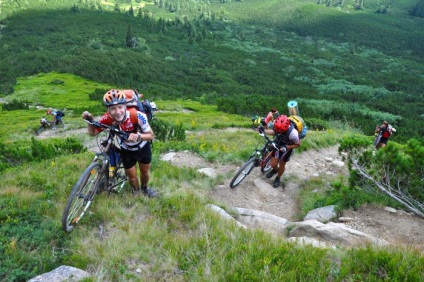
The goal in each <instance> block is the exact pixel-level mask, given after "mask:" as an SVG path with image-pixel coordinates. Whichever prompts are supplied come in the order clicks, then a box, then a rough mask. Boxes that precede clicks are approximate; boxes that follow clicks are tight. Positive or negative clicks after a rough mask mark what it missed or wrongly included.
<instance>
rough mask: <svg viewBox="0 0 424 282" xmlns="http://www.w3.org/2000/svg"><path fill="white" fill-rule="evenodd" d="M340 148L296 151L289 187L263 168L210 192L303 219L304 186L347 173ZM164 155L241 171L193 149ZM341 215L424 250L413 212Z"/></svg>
mask: <svg viewBox="0 0 424 282" xmlns="http://www.w3.org/2000/svg"><path fill="white" fill-rule="evenodd" d="M337 149H338V147H337V146H333V147H329V148H325V149H322V150H320V151H314V150H311V151H307V152H303V153H298V154H295V155H293V157H292V159H291V161H290V162H289V163H288V164H287V167H286V172H285V174H284V188H283V187H279V188H277V189H276V188H273V187H272V179H267V178H266V177H265V175H264V174H262V173H261V172H260V170H259V169H254V170H253V171H252V172H251V174H250V175H249V176H248V177H247V178H246V179H245V180H244V181H243V182H242V183H240V184H239V185H238V186H237V187H236V188H234V189H231V188H230V186H229V183H230V181H231V178H229V179H226V180H225V182H224V183H223V184H221V185H218V186H217V187H215V188H214V189H212V190H211V191H210V193H209V196H210V197H211V198H212V199H213V200H214V201H216V204H218V205H221V206H225V207H226V208H228V209H230V208H233V207H240V208H246V209H254V210H259V211H264V212H267V213H270V214H273V215H276V216H279V217H282V218H285V219H287V220H289V221H301V220H302V219H301V218H299V214H298V211H299V208H298V207H299V205H298V200H297V195H298V193H299V191H300V189H301V188H300V184H301V183H302V182H303V181H305V180H307V179H308V178H310V177H314V176H319V175H336V174H346V173H347V168H346V165H343V163H342V161H341V158H340V156H339V154H338V150H337ZM164 158H165V160H166V161H169V162H171V163H172V164H173V165H176V166H180V167H183V166H186V167H192V168H198V169H205V168H208V169H211V170H213V171H214V172H215V173H216V174H223V175H225V173H226V172H228V171H233V172H234V173H235V172H236V171H237V169H238V167H237V166H234V165H218V164H213V163H208V162H206V161H205V160H204V159H202V158H200V157H198V156H196V155H194V154H192V153H190V152H175V153H170V154H167V155H166V156H164ZM341 216H343V217H348V218H350V219H351V221H349V222H347V223H346V225H348V226H349V227H351V228H354V229H356V230H359V231H361V232H364V233H366V234H369V235H372V236H374V237H376V238H380V239H384V240H386V241H387V242H389V243H390V244H394V245H397V246H407V247H413V248H416V249H417V250H419V251H421V252H424V236H423V235H422V234H424V220H423V219H420V218H419V217H417V216H415V215H413V214H410V213H407V212H405V211H401V210H398V211H395V212H393V211H388V210H386V209H385V207H375V206H363V207H362V208H360V209H359V210H356V211H354V210H347V211H344V212H343V214H342V215H341Z"/></svg>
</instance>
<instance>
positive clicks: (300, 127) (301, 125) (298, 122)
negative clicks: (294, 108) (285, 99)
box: [289, 116, 308, 139]
mask: <svg viewBox="0 0 424 282" xmlns="http://www.w3.org/2000/svg"><path fill="white" fill-rule="evenodd" d="M289 120H290V123H291V124H293V126H294V127H295V128H296V129H297V131H298V132H299V138H300V139H303V138H305V136H306V133H307V132H308V127H307V126H306V124H305V122H304V121H303V119H302V118H301V117H300V116H289Z"/></svg>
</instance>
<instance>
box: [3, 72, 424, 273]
mask: <svg viewBox="0 0 424 282" xmlns="http://www.w3.org/2000/svg"><path fill="white" fill-rule="evenodd" d="M41 78H42V79H41ZM52 79H61V80H64V81H65V84H64V91H63V94H62V95H61V96H59V97H60V98H62V97H73V96H74V98H75V99H70V100H68V102H67V103H68V104H66V105H67V108H74V107H75V108H79V109H81V108H83V106H82V105H89V104H90V103H94V102H90V101H89V98H88V95H87V94H88V93H89V92H90V91H91V90H92V89H94V88H96V87H98V86H101V87H103V86H104V85H97V84H94V83H91V82H89V81H85V80H82V79H80V78H78V77H75V76H71V75H65V74H62V75H58V74H56V73H52V74H43V75H40V76H39V77H38V76H37V77H31V78H26V79H20V80H19V86H20V87H22V88H21V89H22V90H20V89H18V91H17V92H16V93H15V94H13V95H11V96H10V97H9V99H13V98H14V96H15V95H16V97H23V96H25V93H24V91H23V89H26V88H28V87H29V86H30V87H32V88H35V89H43V91H44V92H45V93H49V92H50V91H51V89H53V88H54V87H56V86H52V85H51V84H49V82H50V81H51V80H52ZM68 86H69V92H68V90H67V89H68V88H67V87H68ZM84 86H85V87H86V89H85V90H84V92H82V93H80V94H78V93H76V91H74V90H73V89H83V88H84ZM52 87H53V88H52ZM31 97H32V96H29V97H26V98H25V99H27V100H28V99H29V100H30V98H31ZM43 98H44V99H45V100H44V103H46V104H47V105H64V104H62V102H61V101H60V99H59V98H58V97H57V96H55V95H50V94H46V95H44V96H43ZM72 101H78V105H77V106H75V104H73V102H72ZM29 102H31V103H36V101H35V100H33V101H29ZM157 102H158V103H157V104H158V106H159V108H160V109H162V110H163V112H159V113H158V114H157V118H159V119H164V120H167V121H168V122H171V123H183V125H184V127H186V128H187V129H189V130H190V131H189V132H188V134H187V139H186V140H185V141H181V142H176V141H173V142H155V143H154V154H153V161H152V175H151V184H152V185H153V186H154V187H155V189H157V190H158V191H159V193H160V194H161V197H160V198H157V199H145V198H133V197H132V195H131V194H130V193H129V191H126V192H125V193H124V194H123V195H119V196H115V195H113V196H110V197H108V196H107V195H105V194H101V195H100V196H99V197H97V198H96V201H95V202H94V204H93V206H92V207H91V209H90V211H89V212H88V213H87V214H86V216H85V217H84V218H83V220H82V221H81V224H80V225H79V226H78V227H77V228H76V229H75V230H74V231H73V232H72V233H71V234H66V233H64V232H63V231H61V226H60V221H61V215H62V212H63V209H64V205H65V202H66V198H67V197H68V195H69V193H70V190H71V188H72V187H73V185H74V183H75V182H76V181H77V179H78V177H79V176H80V174H81V172H82V171H83V169H84V168H85V166H86V165H87V164H88V163H89V162H90V160H91V159H92V157H93V153H90V152H84V153H80V154H74V155H72V156H71V157H70V156H56V157H55V158H54V159H48V160H41V161H39V162H37V163H27V164H24V165H21V166H18V167H16V168H9V169H7V170H6V171H3V172H2V181H1V182H0V195H1V197H0V199H1V200H0V207H1V212H0V226H1V227H0V238H1V239H0V273H2V274H0V280H7V281H23V280H28V279H30V278H32V277H34V276H35V275H37V274H41V273H43V272H47V271H50V270H52V269H54V268H55V267H58V266H59V265H63V264H64V265H72V266H75V267H79V268H82V269H85V270H87V271H89V272H90V273H91V274H92V275H93V278H91V279H89V280H90V281H105V280H109V281H128V280H144V281H146V280H151V281H153V280H155V281H156V280H160V281H162V280H171V281H187V280H189V281H199V280H200V281H245V280H249V281H264V280H266V281H323V280H328V279H331V280H337V281H341V280H346V279H347V280H349V279H353V280H357V279H359V280H364V279H365V280H373V281H374V280H375V281H377V280H379V279H382V277H383V276H381V275H383V274H384V273H385V274H384V275H388V277H395V278H396V279H397V280H411V281H412V280H414V279H415V278H417V277H420V275H422V272H423V265H424V264H423V263H420V261H421V262H422V259H423V257H422V255H421V254H419V253H417V252H416V251H413V250H397V249H392V248H387V249H379V248H373V249H367V251H363V249H357V250H356V249H355V250H344V249H343V248H340V249H338V250H331V249H316V248H312V247H299V246H296V245H292V244H288V243H287V242H284V241H283V239H282V238H276V237H273V236H271V235H269V234H266V233H264V232H261V231H253V230H243V229H239V228H237V227H236V226H235V225H234V224H232V223H230V222H226V221H223V220H222V219H220V218H219V217H218V216H217V215H216V214H214V213H212V212H211V211H209V210H208V209H207V208H206V207H205V206H206V204H209V203H213V202H214V201H212V199H210V198H208V197H207V196H205V195H207V193H208V192H209V191H210V189H212V188H213V187H215V186H216V185H218V184H220V182H221V181H222V179H215V180H213V181H211V180H210V179H209V178H208V177H206V176H204V175H202V174H199V173H197V172H196V170H195V169H186V168H178V167H174V166H172V165H170V164H169V163H167V162H163V161H161V160H160V153H163V152H167V151H169V150H189V151H191V152H194V153H196V154H198V155H200V156H202V157H204V158H205V159H207V160H210V161H214V162H218V163H219V162H222V163H227V162H233V163H240V162H242V161H243V160H244V159H245V158H246V157H247V156H248V155H249V154H250V152H251V151H252V150H253V148H254V147H255V145H256V144H258V143H261V142H262V141H261V140H262V139H261V137H260V136H259V135H258V134H257V133H255V132H254V131H251V130H250V129H247V128H246V127H247V126H248V125H249V123H250V119H249V118H245V117H242V116H238V115H229V114H225V113H222V112H219V111H217V109H216V107H215V106H210V105H202V104H200V103H199V102H195V101H190V100H178V101H167V100H158V101H157ZM81 104H82V105H81ZM183 110H189V112H184V111H183ZM11 113H15V114H16V113H21V114H22V115H25V113H27V114H28V115H27V116H25V118H19V119H18V121H19V122H18V123H17V124H19V126H17V125H16V124H15V125H14V124H7V123H4V124H3V126H2V127H5V130H6V131H4V132H11V131H13V132H14V135H13V136H12V138H10V137H9V136H8V137H7V138H5V139H4V140H6V141H7V142H9V144H19V143H20V142H21V143H22V142H25V139H28V140H29V139H30V137H31V133H28V132H27V130H28V128H30V127H32V126H33V125H32V123H33V122H35V121H34V120H32V119H31V118H30V117H31V115H34V118H35V117H36V116H37V114H38V112H37V111H36V110H35V109H30V110H27V111H11V112H5V111H2V112H0V115H1V117H2V118H1V119H0V120H4V119H5V118H4V117H11V115H10V116H9V114H11ZM66 120H68V121H69V123H71V122H72V123H75V127H78V125H80V126H81V127H82V126H84V125H83V123H82V121H81V120H80V117H79V115H73V114H70V115H69V116H68V115H67V116H66V117H65V121H66ZM215 124H219V125H220V126H216V127H217V128H218V129H213V127H215ZM330 124H331V128H332V129H331V130H326V131H313V130H311V131H310V132H309V134H308V136H307V137H306V139H304V140H303V144H302V147H301V148H303V150H306V149H319V148H324V147H327V146H332V145H335V144H336V143H337V142H338V140H340V138H342V137H343V136H344V135H346V134H348V133H350V132H351V131H352V130H351V128H350V127H349V126H347V125H346V124H343V123H340V122H330ZM226 126H229V127H231V128H230V129H226ZM234 126H237V127H239V129H237V130H235V129H234V128H232V127H234ZM68 130H69V129H68ZM18 136H20V139H19V140H18V141H16V140H13V138H18ZM59 138H60V137H59ZM85 138H87V137H85V135H84V136H78V137H77V140H81V141H82V140H84V139H85ZM49 141H50V140H49ZM49 141H45V142H49ZM22 144H23V143H22ZM322 184H323V180H322V179H316V180H313V181H310V182H308V183H307V184H306V185H307V186H305V188H303V189H302V190H304V191H305V193H307V191H309V192H310V191H311V190H313V189H314V187H316V186H322ZM307 187H309V188H307ZM317 195H318V196H322V195H323V194H317ZM318 198H319V197H318ZM333 198H337V197H335V196H333ZM316 200H317V196H313V197H311V196H310V195H309V196H308V195H303V196H302V200H301V202H303V206H304V207H305V209H304V210H305V212H306V210H307V209H310V208H311V207H312V206H313V204H314V201H316ZM218 204H219V203H218ZM359 262H362V263H361V264H359ZM376 264H377V266H374V265H376ZM138 269H139V270H141V273H139V272H137V270H138Z"/></svg>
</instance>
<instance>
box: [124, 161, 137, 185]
mask: <svg viewBox="0 0 424 282" xmlns="http://www.w3.org/2000/svg"><path fill="white" fill-rule="evenodd" d="M125 173H126V174H127V176H128V183H129V184H130V186H131V187H132V189H133V190H138V189H140V185H139V183H138V178H137V168H136V166H133V167H131V168H128V169H126V170H125Z"/></svg>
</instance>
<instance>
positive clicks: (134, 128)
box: [82, 89, 157, 197]
mask: <svg viewBox="0 0 424 282" xmlns="http://www.w3.org/2000/svg"><path fill="white" fill-rule="evenodd" d="M126 102H127V101H126V99H125V94H124V93H123V92H122V91H119V90H115V89H112V90H109V91H108V92H106V94H105V95H104V96H103V103H104V104H105V105H106V108H107V112H106V113H105V114H104V115H103V116H102V117H101V118H100V119H99V122H100V123H103V124H106V125H116V126H118V127H119V129H120V130H122V131H125V132H128V133H129V137H128V139H127V140H125V139H123V138H120V139H119V145H120V147H121V153H120V155H121V158H122V163H123V165H124V168H125V172H126V174H127V176H128V182H129V184H130V186H131V187H132V189H133V192H134V193H135V194H137V193H139V192H142V193H143V194H144V195H146V196H149V197H155V196H157V193H156V191H154V190H153V189H152V188H150V187H148V186H147V184H148V182H149V180H150V172H149V171H150V164H151V161H152V148H151V142H150V141H152V140H153V138H154V134H153V131H152V129H151V127H150V125H149V122H148V121H147V117H146V115H145V114H144V113H142V112H139V111H136V110H132V111H135V113H136V115H137V119H136V122H134V121H133V120H134V119H133V118H131V114H133V113H131V112H130V110H127V107H126ZM82 118H83V119H85V120H88V121H92V120H93V116H92V115H91V114H90V113H89V112H88V111H85V112H83V114H82ZM87 130H88V134H89V135H91V136H94V135H97V134H98V133H100V132H101V131H102V130H103V129H102V128H98V127H95V126H93V125H91V124H87ZM137 163H138V165H139V170H140V182H139V179H138V176H137V166H136V164H137Z"/></svg>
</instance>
